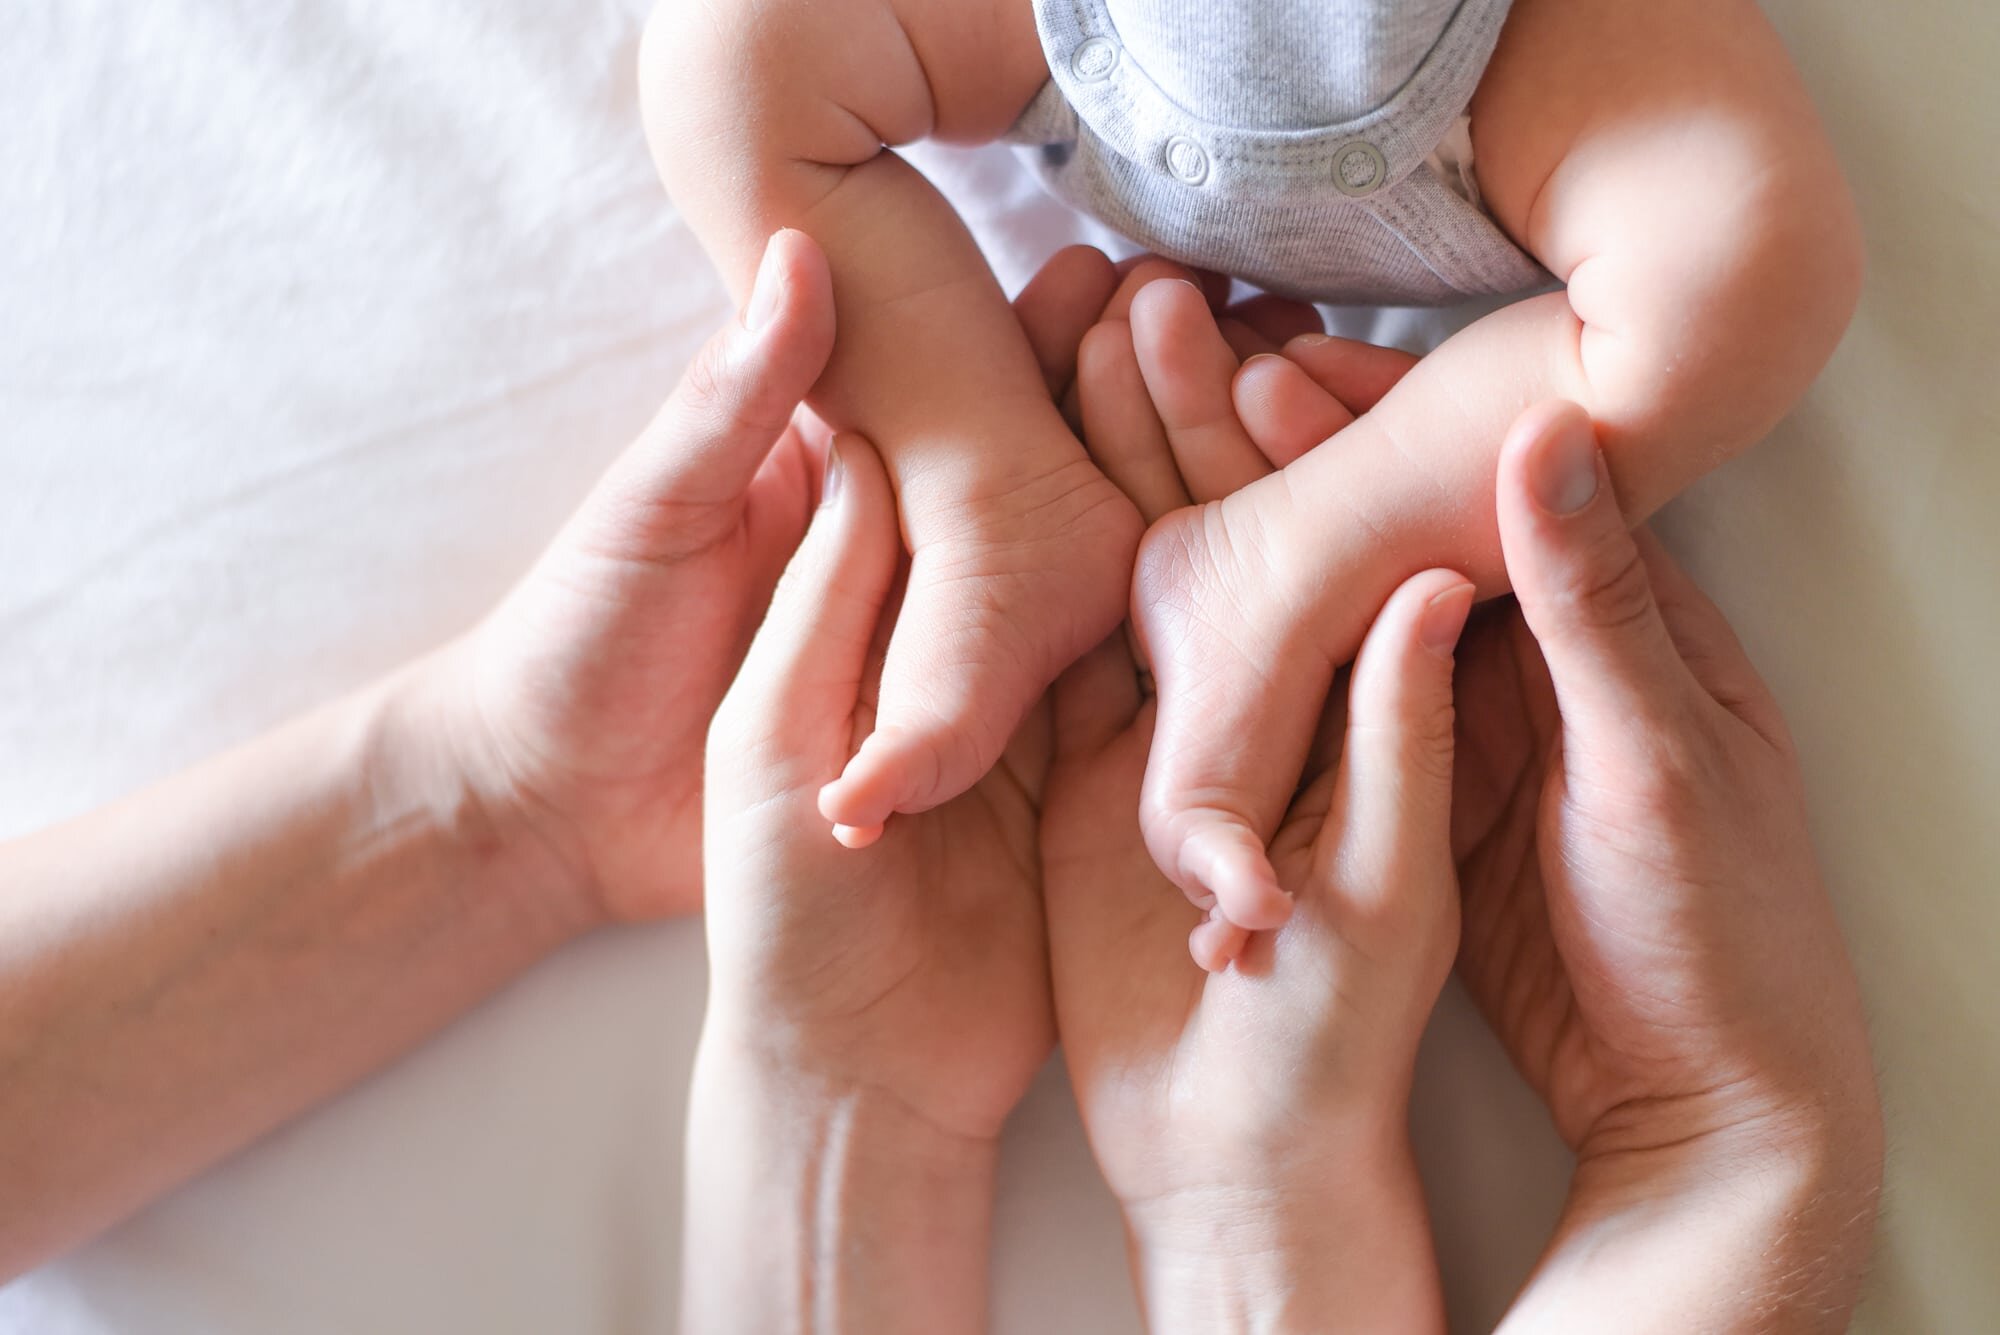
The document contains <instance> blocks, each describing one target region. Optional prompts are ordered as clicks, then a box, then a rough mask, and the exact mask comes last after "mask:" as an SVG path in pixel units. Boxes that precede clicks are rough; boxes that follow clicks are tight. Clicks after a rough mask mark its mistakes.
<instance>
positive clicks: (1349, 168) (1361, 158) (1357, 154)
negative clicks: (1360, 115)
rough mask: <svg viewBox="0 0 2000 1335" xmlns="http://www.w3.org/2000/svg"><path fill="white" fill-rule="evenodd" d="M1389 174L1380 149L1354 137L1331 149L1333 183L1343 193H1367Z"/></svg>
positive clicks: (1372, 191) (1371, 191)
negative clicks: (1350, 140) (1351, 141)
mask: <svg viewBox="0 0 2000 1335" xmlns="http://www.w3.org/2000/svg"><path fill="white" fill-rule="evenodd" d="M1388 174H1389V164H1388V162H1387V161H1385V160H1384V159H1383V157H1382V150H1381V149H1379V148H1377V147H1375V145H1373V144H1369V143H1364V142H1362V141H1361V140H1359V139H1356V140H1355V141H1354V142H1353V143H1351V144H1342V145H1341V146H1340V147H1339V148H1337V149H1335V150H1334V151H1333V184H1334V185H1335V187H1336V188H1338V189H1339V191H1340V193H1341V194H1343V195H1368V194H1373V193H1374V192H1375V187H1376V186H1378V185H1380V184H1382V178H1383V177H1385V176H1387V175H1388Z"/></svg>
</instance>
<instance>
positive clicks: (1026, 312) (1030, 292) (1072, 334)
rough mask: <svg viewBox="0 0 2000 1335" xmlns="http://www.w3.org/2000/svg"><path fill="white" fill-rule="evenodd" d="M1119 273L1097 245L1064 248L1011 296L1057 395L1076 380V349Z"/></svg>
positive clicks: (1016, 314) (1044, 374) (1044, 376)
mask: <svg viewBox="0 0 2000 1335" xmlns="http://www.w3.org/2000/svg"><path fill="white" fill-rule="evenodd" d="M1117 286H1118V273H1117V270H1115V269H1113V268H1112V266H1111V261H1110V259H1109V258H1107V257H1106V256H1105V254H1104V252H1103V251H1101V250H1098V249H1097V248H1096V247H1095V246H1065V247H1063V249H1061V250H1059V251H1057V252H1056V253H1055V254H1054V255H1052V256H1050V257H1049V262H1048V263H1047V264H1044V265H1043V266H1042V267H1041V269H1040V270H1038V271H1037V272H1036V274H1035V276H1034V277H1033V278H1031V279H1029V280H1028V285H1027V286H1026V287H1024V288H1022V289H1021V294H1020V295H1019V296H1017V297H1015V298H1014V318H1015V319H1017V320H1019V321H1020V322H1021V329H1022V332H1024V333H1025V334H1027V336H1028V346H1029V347H1030V348H1032V349H1033V350H1034V354H1035V364H1036V365H1037V366H1039V367H1040V368H1041V370H1042V379H1043V381H1044V382H1046V383H1047V385H1048V387H1049V393H1051V394H1055V395H1061V394H1062V393H1063V391H1064V390H1066V389H1068V388H1069V385H1070V382H1071V381H1073V380H1074V379H1075V378H1076V349H1077V344H1079V343H1080V342H1082V341H1083V335H1084V331H1085V330H1087V329H1089V328H1090V327H1091V325H1093V324H1095V323H1096V322H1097V320H1098V318H1099V316H1100V314H1101V313H1102V312H1103V310H1104V306H1105V303H1106V302H1108V301H1110V300H1111V294H1112V293H1113V291H1115V290H1116V289H1117Z"/></svg>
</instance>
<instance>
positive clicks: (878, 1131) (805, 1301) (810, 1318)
mask: <svg viewBox="0 0 2000 1335" xmlns="http://www.w3.org/2000/svg"><path fill="white" fill-rule="evenodd" d="M686 1154H687V1165H686V1168H687V1178H686V1207H685V1217H686V1220H687V1226H686V1228H685V1229H684V1230H683V1236H684V1246H685V1257H684V1264H683V1270H682V1273H683V1275H684V1284H683V1302H682V1318H683V1321H682V1324H683V1329H685V1330H687V1331H689V1332H690V1333H691V1335H701V1332H708V1331H715V1332H734V1331H741V1330H760V1331H808V1330H810V1331H816V1332H834V1331H867V1332H871V1333H874V1332H880V1333H881V1335H896V1333H897V1332H902V1331H911V1332H936V1333H937V1335H950V1333H951V1332H954V1331H961V1330H963V1331H974V1330H978V1329H981V1328H983V1325H984V1321H985V1315H986V1283H987V1259H988V1250H989V1246H990V1238H991V1228H992V1211H993V1191H994V1168H995V1164H996V1162H997V1159H998V1146H997V1144H996V1143H995V1142H993V1141H990V1140H980V1139H973V1138H968V1137H964V1136H960V1135H955V1134H953V1133H950V1132H948V1131H945V1130H943V1129H941V1128H939V1127H937V1126H936V1125H934V1124H933V1123H931V1122H929V1121H928V1120H926V1119H925V1118H924V1117H922V1116H921V1115H919V1114H918V1113H916V1112H915V1111H914V1110H912V1109H910V1108H909V1107H908V1106H907V1105H905V1104H904V1103H902V1102H901V1101H900V1100H899V1099H897V1098H896V1097H895V1096H894V1095H892V1094H889V1093H887V1092H884V1091H882V1090H879V1089H876V1088H872V1087H869V1086H867V1085H865V1084H858V1083H855V1082H852V1081H849V1080H846V1079H842V1078H837V1077H834V1076H831V1075H829V1074H827V1073H825V1072H823V1071H817V1070H814V1069H811V1068H808V1067H805V1066H802V1065H789V1064H785V1063H781V1062H777V1061H773V1060H770V1059H769V1057H768V1054H766V1053H764V1052H762V1051H760V1050H758V1049H756V1048H752V1047H746V1046H745V1045H743V1044H741V1043H738V1042H736V1041H735V1040H733V1039H732V1038H731V1037H729V1036H727V1035H726V1034H721V1033H718V1032H717V1031H716V1030H715V1029H714V1028H712V1027H711V1028H708V1029H705V1030H704V1032H703V1036H702V1044H701V1049H700V1052H699V1054H698V1055H697V1058H696V1062H695V1074H694V1080H693V1082H692V1085H691V1088H690V1095H689V1108H688V1128H687V1141H686Z"/></svg>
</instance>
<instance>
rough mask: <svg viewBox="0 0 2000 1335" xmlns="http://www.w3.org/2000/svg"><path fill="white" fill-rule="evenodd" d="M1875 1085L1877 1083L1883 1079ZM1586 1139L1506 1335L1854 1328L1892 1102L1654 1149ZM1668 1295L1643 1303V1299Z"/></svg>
mask: <svg viewBox="0 0 2000 1335" xmlns="http://www.w3.org/2000/svg"><path fill="white" fill-rule="evenodd" d="M1871 1089H1872V1086H1871ZM1623 1139H1624V1140H1626V1141H1627V1142H1628V1143H1626V1144H1624V1145H1621V1146H1619V1147H1617V1148H1609V1149H1607V1148H1605V1147H1604V1146H1602V1145H1599V1144H1592V1143H1591V1142H1589V1141H1586V1143H1585V1144H1584V1146H1583V1147H1582V1148H1581V1149H1580V1151H1579V1158H1578V1164H1577V1171H1576V1176H1575V1178H1574V1180H1573V1181H1572V1184H1571V1189H1570V1197H1569V1201H1568V1203H1567V1205H1566V1206H1565V1208H1564V1212H1563V1218H1562V1221H1561V1223H1560V1224H1559V1225H1558V1228H1557V1233H1556V1237H1555V1238H1554V1240H1553V1241H1552V1242H1551V1244H1550V1247H1549V1250H1548V1252H1547V1254H1546V1255H1545V1256H1544V1258H1543V1261H1542V1264H1541V1265H1540V1266H1539V1267H1538V1268H1537V1271H1536V1274H1535V1277H1534V1279H1533V1280H1532V1281H1531V1282H1530V1284H1529V1286H1528V1288H1527V1289H1526V1290H1525V1291H1524V1292H1523V1294H1522V1297H1521V1299H1520V1301H1519V1302H1518V1303H1517V1305H1516V1308H1515V1311H1514V1312H1513V1313H1510V1315H1509V1319H1508V1322H1507V1324H1506V1325H1505V1327H1503V1329H1506V1330H1516V1329H1520V1330H1533V1331H1542V1330H1551V1329H1553V1330H1570V1329H1576V1330H1596V1329H1604V1328H1605V1327H1606V1325H1607V1324H1608V1323H1614V1317H1615V1324H1617V1325H1618V1326H1619V1328H1621V1329H1626V1330H1631V1331H1634V1332H1644V1331H1651V1330H1658V1331H1662V1332H1665V1331H1679V1330H1694V1329H1700V1330H1714V1331H1717V1332H1731V1331H1745V1332H1750V1331H1756V1332H1791V1331H1799V1332H1818V1331H1839V1330H1845V1329H1846V1327H1847V1318H1848V1315H1849V1314H1850V1313H1851V1312H1852V1310H1853V1307H1854V1304H1855V1302H1856V1301H1857V1299H1858V1297H1859V1291H1860V1285H1861V1279H1862V1275H1863V1273H1864V1271H1865V1268H1866V1265H1867V1260H1868V1255H1869V1252H1870V1249H1871V1247H1872V1244H1873V1240H1874V1231H1875V1215H1876V1209H1877V1206H1878V1201H1879V1195H1880V1189H1881V1168H1882V1138H1881V1121H1880V1114H1879V1108H1878V1107H1877V1106H1876V1105H1874V1103H1873V1102H1872V1100H1870V1099H1857V1098H1851V1097H1846V1096H1844V1095H1843V1096H1842V1097H1840V1098H1838V1099H1836V1100H1833V1101H1827V1102H1821V1103H1816V1104H1811V1105H1794V1106H1791V1107H1788V1108H1786V1109H1783V1110H1781V1111H1770V1112H1760V1113H1759V1114H1758V1115H1756V1116H1754V1117H1744V1118H1741V1119H1738V1120H1734V1121H1732V1122H1730V1123H1728V1124H1727V1125H1724V1126H1721V1127H1718V1128H1717V1129H1714V1130H1710V1131H1705V1132H1701V1133H1698V1134H1693V1135H1690V1136H1688V1137H1687V1138H1685V1139H1682V1140H1678V1141H1673V1140H1668V1139H1666V1138H1665V1137H1664V1134H1663V1135H1662V1136H1661V1138H1659V1139H1657V1140H1656V1141H1655V1144H1654V1146H1653V1147H1652V1148H1640V1147H1638V1146H1637V1145H1636V1143H1633V1142H1635V1141H1636V1137H1634V1136H1630V1135H1628V1136H1626V1137H1624V1138H1623ZM1634 1292H1643V1293H1647V1294H1650V1295H1652V1300H1651V1301H1649V1303H1648V1304H1647V1307H1646V1309H1645V1310H1644V1311H1643V1312H1638V1311H1634V1310H1633V1309H1632V1308H1631V1307H1630V1306H1629V1295H1630V1294H1632V1293H1634Z"/></svg>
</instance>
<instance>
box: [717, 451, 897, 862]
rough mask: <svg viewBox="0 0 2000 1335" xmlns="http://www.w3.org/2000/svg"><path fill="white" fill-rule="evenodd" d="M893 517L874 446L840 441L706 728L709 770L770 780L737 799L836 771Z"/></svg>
mask: <svg viewBox="0 0 2000 1335" xmlns="http://www.w3.org/2000/svg"><path fill="white" fill-rule="evenodd" d="M895 520H896V502H895V496H894V494H893V492H892V491H891V490H890V486H889V477H888V473H887V471H886V470H884V468H883V467H882V462H881V460H880V458H879V457H877V455H876V453H875V451H874V449H873V448H872V447H871V446H870V445H869V444H868V443H867V442H866V441H865V440H863V439H861V438H860V437H859V436H851V435H842V436H838V437H836V438H835V439H834V441H833V443H832V445H831V447H830V448H829V450H828V454H827V469H826V481H825V484H824V486H823V488H822V497H821V501H820V507H819V509H818V510H817V511H816V512H815V513H814V515H813V519H812V524H811V526H810V527H809V528H808V529H807V530H806V536H805V540H804V541H803V542H801V543H800V544H799V549H798V551H797V552H796V553H795V554H794V555H793V557H792V561H791V564H790V565H789V566H787V567H786V568H785V573H784V576H783V577H782V578H781V579H780V580H779V581H778V587H777V590H776V591H775V592H774V593H773V594H772V597H771V609H770V611H769V613H768V614H767V615H766V616H765V618H764V624H763V625H762V626H761V627H760V628H759V629H758V631H757V635H756V638H755V639H754V640H752V642H751V645H750V651H749V653H748V654H747V655H745V657H744V660H743V666H742V668H741V670H740V671H738V673H737V676H736V681H735V682H734V684H732V685H731V686H730V688H729V693H728V695H727V697H726V698H725V699H724V701H723V703H722V706H721V708H720V709H718V710H717V711H716V719H715V723H714V725H713V727H712V728H711V729H710V737H709V754H710V767H711V770H712V771H714V772H716V773H717V774H718V775H722V774H735V775H764V776H767V778H768V779H769V790H767V791H765V792H761V793H748V794H741V795H740V796H741V797H742V798H744V799H747V800H755V799H757V798H761V797H769V796H772V795H774V793H775V792H778V791H789V790H792V789H802V790H803V791H805V792H807V793H811V792H813V791H815V790H816V789H817V788H818V787H819V785H820V784H823V783H825V782H826V781H827V780H829V779H831V778H833V777H834V776H835V775H837V774H839V773H840V768H841V765H842V764H843V763H844V762H845V761H846V759H847V753H848V751H849V750H850V749H851V748H852V746H853V741H854V737H853V727H854V724H853V720H854V712H855V707H856V703H857V701H858V699H859V696H860V692H861V683H862V679H863V676H864V674H865V673H866V671H867V667H868V658H869V651H870V647H871V645H873V644H874V643H875V639H876V629H877V626H878V625H879V623H880V622H881V620H882V611H883V604H884V601H885V600H886V599H887V597H888V595H889V590H890V587H891V585H892V583H893V582H894V579H895V574H896V568H897V563H898V560H899V559H900V557H901V553H902V545H901V543H900V541H899V540H898V537H897V530H896V522H895ZM863 833H864V835H865V834H866V832H863ZM863 841H864V842H865V838H864V840H863Z"/></svg>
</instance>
